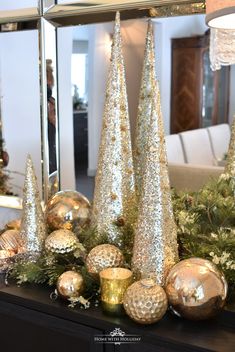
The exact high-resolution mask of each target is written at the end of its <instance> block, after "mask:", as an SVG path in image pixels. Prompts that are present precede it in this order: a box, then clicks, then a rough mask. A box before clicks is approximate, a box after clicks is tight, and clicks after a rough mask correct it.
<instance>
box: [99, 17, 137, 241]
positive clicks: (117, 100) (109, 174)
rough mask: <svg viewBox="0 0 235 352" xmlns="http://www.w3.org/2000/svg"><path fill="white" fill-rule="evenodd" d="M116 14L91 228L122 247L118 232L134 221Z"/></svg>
mask: <svg viewBox="0 0 235 352" xmlns="http://www.w3.org/2000/svg"><path fill="white" fill-rule="evenodd" d="M134 181H135V180H134V169H133V159H132V149H131V135H130V122H129V114H128V104H127V91H126V81H125V70H124V60H123V55H122V39H121V33H120V14H119V12H117V14H116V21H115V27H114V35H113V44H112V52H111V62H110V68H109V75H108V81H107V87H106V99H105V107H104V115H103V126H102V133H101V142H100V148H99V159H98V168H97V174H96V179H95V191H94V200H93V219H92V222H93V224H94V225H95V226H96V227H97V230H98V233H100V234H103V233H106V234H107V236H108V239H109V242H111V243H115V244H117V245H121V244H122V228H121V226H117V224H118V225H125V224H126V225H133V223H134V221H135V206H136V201H135V199H136V198H135V183H134Z"/></svg>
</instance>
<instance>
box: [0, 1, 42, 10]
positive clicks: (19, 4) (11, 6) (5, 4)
mask: <svg viewBox="0 0 235 352" xmlns="http://www.w3.org/2000/svg"><path fill="white" fill-rule="evenodd" d="M37 5H38V1H37V0H18V1H16V0H0V11H8V10H16V9H23V8H27V7H36V6H37Z"/></svg>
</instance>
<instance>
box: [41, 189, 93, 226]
mask: <svg viewBox="0 0 235 352" xmlns="http://www.w3.org/2000/svg"><path fill="white" fill-rule="evenodd" d="M90 209H91V206H90V202H89V200H88V199H87V198H86V197H84V196H83V195H82V194H81V193H79V192H76V191H61V192H58V193H56V194H55V195H54V196H53V197H52V198H50V199H49V201H48V203H47V207H46V212H45V213H46V221H47V225H48V228H49V231H54V230H59V229H66V230H71V231H73V230H74V229H75V228H76V229H79V228H82V227H84V226H85V225H87V224H89V221H90V211H91V210H90Z"/></svg>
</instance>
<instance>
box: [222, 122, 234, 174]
mask: <svg viewBox="0 0 235 352" xmlns="http://www.w3.org/2000/svg"><path fill="white" fill-rule="evenodd" d="M224 173H225V174H229V175H231V176H234V177H235V117H234V119H233V123H232V127H231V138H230V143H229V148H228V156H227V162H226V166H225V170H224Z"/></svg>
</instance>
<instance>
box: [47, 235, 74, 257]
mask: <svg viewBox="0 0 235 352" xmlns="http://www.w3.org/2000/svg"><path fill="white" fill-rule="evenodd" d="M78 243H79V241H78V239H77V236H76V235H75V234H74V233H73V232H71V231H69V230H63V229H62V230H57V231H53V232H52V233H51V234H50V235H49V236H48V237H47V238H46V240H45V249H46V250H47V251H49V252H52V253H58V254H66V253H71V252H73V251H74V250H75V249H76V248H77V245H78Z"/></svg>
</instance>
